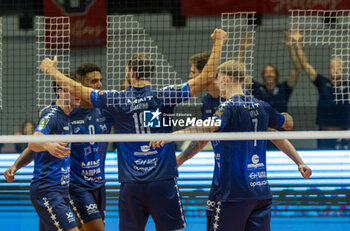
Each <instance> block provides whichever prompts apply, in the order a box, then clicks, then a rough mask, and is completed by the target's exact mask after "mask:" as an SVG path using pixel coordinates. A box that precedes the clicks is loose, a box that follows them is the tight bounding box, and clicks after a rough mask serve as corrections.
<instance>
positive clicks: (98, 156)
mask: <svg viewBox="0 0 350 231" xmlns="http://www.w3.org/2000/svg"><path fill="white" fill-rule="evenodd" d="M71 78H72V79H74V80H76V81H78V82H80V83H82V84H83V85H84V86H87V87H92V88H95V89H101V88H102V82H101V81H102V76H101V68H100V67H99V66H97V65H95V64H92V63H84V64H82V65H80V66H79V67H78V69H77V73H76V74H71ZM69 117H70V121H71V125H72V130H73V134H108V133H109V132H110V130H111V124H112V122H111V117H110V115H109V113H108V112H107V111H106V110H103V109H100V108H92V107H91V105H89V104H87V103H86V102H84V101H81V103H80V107H78V108H75V109H74V110H73V111H72V112H71V113H70V115H69ZM107 146H108V143H106V142H96V143H90V142H86V143H72V145H71V155H70V168H71V172H70V185H69V191H70V192H69V193H70V199H71V200H70V205H71V207H72V210H73V212H74V214H75V216H76V219H77V223H78V227H79V228H80V230H82V231H99V230H104V217H105V210H106V190H105V174H104V167H105V158H106V153H107ZM33 158H34V155H33V152H32V151H31V150H29V149H26V150H25V151H24V152H23V153H22V154H21V155H20V157H19V158H18V159H17V160H16V162H15V163H14V164H13V166H12V167H11V168H9V169H7V170H6V171H5V172H4V176H5V178H6V180H7V181H8V182H12V181H13V180H14V175H15V173H16V171H17V170H19V169H20V168H22V167H24V166H26V165H27V164H29V163H30V162H31V161H32V160H33Z"/></svg>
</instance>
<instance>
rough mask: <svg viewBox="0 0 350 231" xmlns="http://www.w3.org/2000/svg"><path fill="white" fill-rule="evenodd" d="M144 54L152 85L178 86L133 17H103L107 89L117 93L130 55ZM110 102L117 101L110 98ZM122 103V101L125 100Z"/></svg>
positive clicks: (168, 66)
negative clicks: (149, 69)
mask: <svg viewBox="0 0 350 231" xmlns="http://www.w3.org/2000/svg"><path fill="white" fill-rule="evenodd" d="M140 53H141V54H146V55H147V56H149V57H150V59H151V60H152V62H153V64H154V65H155V69H154V72H153V75H152V77H151V82H152V86H153V87H155V88H161V87H164V86H168V85H175V84H180V83H182V81H181V79H179V78H177V73H176V72H175V70H174V68H173V67H172V66H171V65H170V64H169V63H168V61H167V59H166V58H165V57H164V55H163V54H162V53H161V51H160V49H159V47H158V46H157V44H156V42H155V41H154V40H152V38H151V36H150V35H149V34H147V33H146V30H145V29H144V28H143V27H142V25H140V23H139V22H138V21H137V19H136V17H135V16H133V15H120V16H119V15H111V16H108V17H107V89H113V90H121V89H122V86H123V82H122V81H124V80H125V78H126V70H125V68H126V66H127V63H128V61H129V60H130V59H131V57H132V55H133V54H140ZM109 101H110V102H113V101H114V102H115V101H117V102H120V99H112V100H109ZM125 102H126V101H125Z"/></svg>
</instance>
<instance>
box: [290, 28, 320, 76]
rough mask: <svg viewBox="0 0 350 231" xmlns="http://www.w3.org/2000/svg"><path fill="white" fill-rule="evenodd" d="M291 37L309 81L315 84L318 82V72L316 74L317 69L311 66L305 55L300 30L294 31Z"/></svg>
mask: <svg viewBox="0 0 350 231" xmlns="http://www.w3.org/2000/svg"><path fill="white" fill-rule="evenodd" d="M291 37H292V39H293V40H294V41H295V43H296V53H297V57H298V59H299V61H300V64H301V66H302V68H303V69H304V70H305V72H306V74H307V76H308V77H309V79H310V80H311V81H312V82H314V81H315V80H316V77H317V72H316V70H315V68H314V67H313V66H311V65H310V63H309V61H308V59H307V57H306V55H305V52H304V50H303V47H302V45H301V43H300V39H301V38H302V34H301V33H300V32H299V29H298V28H294V29H292V32H291Z"/></svg>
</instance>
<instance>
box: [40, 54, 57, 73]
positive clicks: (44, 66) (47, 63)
mask: <svg viewBox="0 0 350 231" xmlns="http://www.w3.org/2000/svg"><path fill="white" fill-rule="evenodd" d="M56 66H57V56H55V57H54V59H53V60H51V59H49V58H45V59H44V60H43V61H42V62H41V64H40V70H41V71H42V72H44V73H46V74H49V73H50V70H51V69H56Z"/></svg>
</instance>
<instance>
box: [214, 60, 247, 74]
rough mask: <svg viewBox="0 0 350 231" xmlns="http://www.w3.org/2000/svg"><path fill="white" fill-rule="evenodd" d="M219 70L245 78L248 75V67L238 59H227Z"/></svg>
mask: <svg viewBox="0 0 350 231" xmlns="http://www.w3.org/2000/svg"><path fill="white" fill-rule="evenodd" d="M218 71H219V72H220V73H222V74H225V75H227V76H229V77H236V78H237V77H238V78H244V77H245V75H246V68H245V65H244V63H241V62H239V61H238V60H234V59H233V60H230V61H226V62H224V63H223V64H221V65H220V66H219V67H218Z"/></svg>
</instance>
